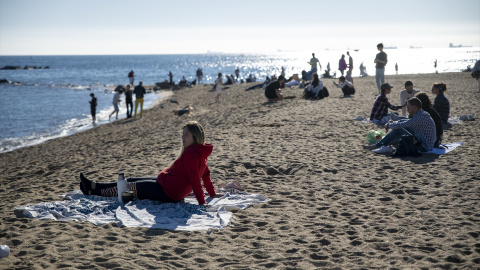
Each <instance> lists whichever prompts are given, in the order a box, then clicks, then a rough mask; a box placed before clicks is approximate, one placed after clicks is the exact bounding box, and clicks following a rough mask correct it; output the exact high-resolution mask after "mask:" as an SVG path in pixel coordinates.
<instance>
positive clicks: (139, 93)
mask: <svg viewBox="0 0 480 270" xmlns="http://www.w3.org/2000/svg"><path fill="white" fill-rule="evenodd" d="M133 93H135V114H134V116H133V117H137V108H138V105H139V104H140V118H142V117H143V96H144V95H145V94H146V91H145V87H143V83H142V82H139V83H138V85H137V86H135V89H134V90H133Z"/></svg>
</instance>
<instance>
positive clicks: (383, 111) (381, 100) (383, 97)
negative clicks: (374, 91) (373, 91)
mask: <svg viewBox="0 0 480 270" xmlns="http://www.w3.org/2000/svg"><path fill="white" fill-rule="evenodd" d="M392 88H393V86H391V85H390V84H388V83H384V84H382V85H381V86H380V89H381V93H380V94H379V95H378V96H377V98H376V99H375V102H374V103H373V107H372V111H371V113H370V121H372V122H373V123H375V124H384V123H386V122H388V121H389V120H398V118H397V119H390V118H391V117H390V115H388V108H390V109H391V110H394V111H398V110H400V109H401V108H403V107H406V106H407V103H405V104H403V105H400V106H393V105H392V104H390V101H388V98H387V95H388V94H390V92H392ZM387 118H388V119H387Z"/></svg>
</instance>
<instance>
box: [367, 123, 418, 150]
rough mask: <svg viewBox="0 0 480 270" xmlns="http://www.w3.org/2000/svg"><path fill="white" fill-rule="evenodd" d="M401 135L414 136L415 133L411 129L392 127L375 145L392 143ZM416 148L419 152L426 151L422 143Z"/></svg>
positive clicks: (397, 140)
mask: <svg viewBox="0 0 480 270" xmlns="http://www.w3.org/2000/svg"><path fill="white" fill-rule="evenodd" d="M402 135H412V136H414V137H415V134H414V133H413V131H412V130H411V129H408V128H398V129H392V130H391V131H390V132H389V133H388V134H387V135H386V136H385V137H383V139H382V140H380V141H379V142H378V143H376V144H375V145H376V146H377V147H381V146H383V145H385V146H386V145H392V144H394V143H398V142H399V141H400V138H402ZM418 150H420V152H427V148H426V147H425V146H424V145H423V143H422V144H420V145H419V146H418Z"/></svg>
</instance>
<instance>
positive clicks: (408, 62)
mask: <svg viewBox="0 0 480 270" xmlns="http://www.w3.org/2000/svg"><path fill="white" fill-rule="evenodd" d="M349 51H350V54H351V56H352V57H353V60H354V67H355V68H354V71H353V76H354V77H355V76H359V74H360V70H359V66H360V64H361V63H363V65H365V66H366V67H367V72H368V73H369V74H370V75H375V68H374V64H373V59H374V58H375V55H376V53H377V52H378V51H376V50H358V51H355V50H353V49H352V50H349ZM385 52H386V53H387V54H388V60H389V61H388V64H387V66H386V69H385V74H387V75H389V74H395V73H396V71H395V64H398V67H399V69H398V73H399V74H416V73H434V72H457V71H462V70H464V69H465V68H467V66H468V65H470V66H472V67H473V65H474V63H475V61H476V60H477V59H480V48H477V47H465V48H441V49H439V48H436V49H427V48H418V49H385ZM311 53H312V52H278V53H274V54H271V55H265V54H261V55H234V54H231V55H230V54H202V55H98V56H0V67H4V66H7V65H10V66H21V67H22V68H23V67H24V66H36V67H43V68H41V69H27V70H25V69H20V70H0V79H6V80H8V81H9V82H10V83H2V84H0V110H1V114H2V117H0V127H1V128H0V153H1V152H7V151H11V150H14V149H18V148H20V147H25V146H28V145H33V144H37V143H41V142H43V141H45V140H49V139H53V138H57V137H61V136H66V135H70V134H73V133H75V132H78V131H80V130H84V129H88V128H92V127H93V125H92V123H91V116H90V104H89V102H88V101H89V100H90V93H94V94H95V96H96V97H97V101H98V106H97V119H98V120H99V124H103V123H108V115H109V114H110V113H111V112H112V111H113V105H112V100H113V91H112V90H111V89H112V88H113V87H114V86H116V85H118V84H126V83H128V78H127V74H128V72H129V71H130V70H134V72H135V84H137V83H138V81H140V80H141V81H143V83H144V85H153V84H155V83H157V82H163V81H164V80H167V79H168V73H169V72H170V71H171V72H172V73H173V75H174V81H175V82H177V83H178V81H179V80H180V79H181V78H182V76H185V77H186V79H187V80H188V81H193V80H194V79H195V73H196V70H197V69H198V68H202V70H203V74H204V79H203V82H204V83H213V81H214V79H215V78H216V76H217V74H218V73H219V72H221V73H222V74H223V75H224V76H225V75H227V74H233V73H234V70H235V68H237V67H239V69H240V79H246V78H247V77H248V76H249V75H250V74H252V75H253V76H255V77H256V78H257V80H258V81H263V80H264V79H265V77H266V76H271V75H273V74H276V75H277V76H278V75H279V74H280V72H281V68H282V66H283V67H285V71H286V75H287V76H291V75H293V74H294V73H299V74H300V73H301V71H302V70H307V71H308V70H309V69H310V67H309V65H308V63H307V62H308V61H309V60H310V58H311ZM314 53H315V55H316V57H317V58H318V59H319V60H320V63H321V65H322V70H325V69H326V68H327V64H330V68H331V70H332V71H331V74H333V73H334V72H336V75H337V77H338V76H340V72H339V71H338V70H337V69H338V60H339V59H340V57H341V55H342V54H345V55H346V50H322V51H317V52H314ZM346 57H347V58H348V56H346ZM435 59H436V60H437V68H435V67H434V61H435ZM347 62H348V59H347ZM44 67H49V68H44ZM160 96H162V94H158V93H157V94H155V93H149V94H147V95H146V97H145V100H146V102H145V106H144V107H149V106H151V105H152V104H153V103H154V100H155V99H157V98H159V97H160ZM121 99H122V102H121V106H120V114H119V117H125V112H126V108H125V102H123V101H124V96H123V95H122V97H121ZM113 117H114V116H113Z"/></svg>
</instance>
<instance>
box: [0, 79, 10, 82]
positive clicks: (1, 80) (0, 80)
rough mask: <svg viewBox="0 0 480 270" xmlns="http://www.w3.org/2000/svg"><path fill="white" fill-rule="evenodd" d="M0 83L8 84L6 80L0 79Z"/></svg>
mask: <svg viewBox="0 0 480 270" xmlns="http://www.w3.org/2000/svg"><path fill="white" fill-rule="evenodd" d="M0 83H10V82H9V81H8V80H7V79H0Z"/></svg>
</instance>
